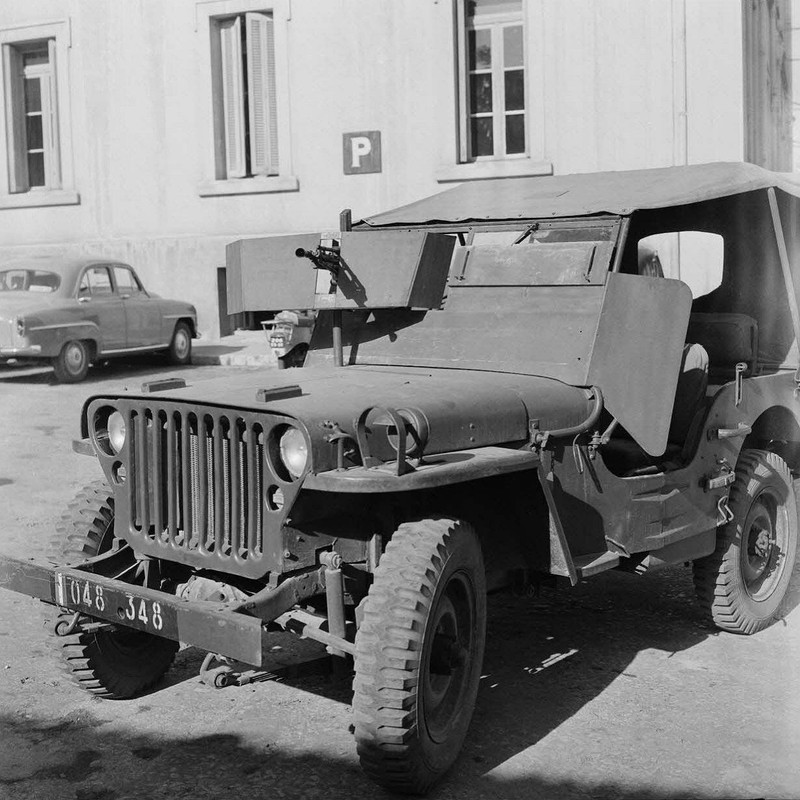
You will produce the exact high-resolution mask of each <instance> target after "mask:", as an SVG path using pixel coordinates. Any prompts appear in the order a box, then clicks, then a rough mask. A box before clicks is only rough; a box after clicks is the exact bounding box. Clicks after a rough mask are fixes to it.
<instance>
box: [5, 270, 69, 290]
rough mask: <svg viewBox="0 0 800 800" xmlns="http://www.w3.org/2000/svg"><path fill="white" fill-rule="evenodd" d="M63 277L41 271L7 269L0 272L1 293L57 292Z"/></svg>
mask: <svg viewBox="0 0 800 800" xmlns="http://www.w3.org/2000/svg"><path fill="white" fill-rule="evenodd" d="M60 285H61V276H60V275H58V274H57V273H55V272H47V271H45V270H39V269H21V268H17V269H7V270H2V271H0V292H55V291H56V290H57V289H58V287H59V286H60Z"/></svg>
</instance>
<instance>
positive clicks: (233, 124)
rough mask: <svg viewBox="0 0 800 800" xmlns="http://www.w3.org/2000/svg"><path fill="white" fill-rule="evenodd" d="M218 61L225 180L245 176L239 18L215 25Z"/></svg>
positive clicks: (242, 76) (240, 29)
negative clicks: (220, 68) (220, 72)
mask: <svg viewBox="0 0 800 800" xmlns="http://www.w3.org/2000/svg"><path fill="white" fill-rule="evenodd" d="M219 38H220V60H221V62H222V108H223V118H224V121H225V172H226V177H228V178H243V177H244V176H245V175H246V174H247V170H246V165H245V149H244V74H243V72H242V20H241V17H234V18H233V19H226V20H223V21H222V22H220V23H219Z"/></svg>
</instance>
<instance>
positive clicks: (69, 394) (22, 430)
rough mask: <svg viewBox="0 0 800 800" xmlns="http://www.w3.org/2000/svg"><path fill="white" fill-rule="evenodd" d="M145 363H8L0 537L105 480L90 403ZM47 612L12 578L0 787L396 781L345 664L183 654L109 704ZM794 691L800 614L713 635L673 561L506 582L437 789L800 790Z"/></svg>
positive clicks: (0, 383)
mask: <svg viewBox="0 0 800 800" xmlns="http://www.w3.org/2000/svg"><path fill="white" fill-rule="evenodd" d="M244 369H253V368H247V367H233V366H229V367H221V366H206V367H192V368H186V369H184V370H181V371H180V374H181V376H182V377H185V378H187V380H189V381H191V382H200V381H203V380H207V379H209V378H211V377H215V376H218V375H220V374H224V375H233V374H236V373H238V372H241V371H242V370H244ZM262 369H263V368H262ZM154 371H155V372H157V373H158V374H159V375H162V376H165V375H167V374H175V373H176V372H177V371H176V370H175V369H174V368H170V369H166V368H161V369H158V370H154V368H153V362H148V361H146V360H142V361H140V362H135V363H132V364H115V365H113V366H111V367H108V368H105V369H99V370H93V372H92V373H91V374H90V378H89V380H87V381H86V382H85V383H83V384H79V385H76V386H60V385H56V384H54V383H53V382H52V377H51V373H49V372H48V371H42V370H22V371H20V370H11V369H9V368H6V367H0V552H3V553H6V554H9V555H13V556H17V557H41V556H42V555H43V553H44V550H45V546H46V543H47V541H48V539H49V538H50V537H51V536H52V534H53V531H54V521H55V520H56V519H57V517H58V516H59V514H60V513H61V511H62V509H63V508H64V507H65V506H66V504H67V503H68V502H69V500H70V499H71V498H72V496H73V495H74V494H75V493H76V491H77V490H78V489H79V488H80V487H81V486H82V485H84V484H85V483H88V482H90V481H92V480H95V479H97V478H98V477H100V471H99V468H98V466H97V464H96V463H95V462H94V459H92V458H87V457H85V456H79V455H76V454H74V453H73V452H72V451H71V444H70V443H71V440H72V439H73V438H75V437H76V436H77V434H78V418H79V413H80V408H81V405H82V403H83V401H84V400H85V398H86V397H87V396H88V395H89V394H91V393H93V392H99V391H116V390H119V389H121V388H122V387H123V386H124V385H126V384H129V385H134V386H135V385H137V384H138V383H140V382H141V381H143V380H147V379H148V378H149V377H152V373H153V372H154ZM265 374H266V375H267V376H268V375H269V370H265ZM46 617H47V614H46V607H44V606H43V605H42V604H39V603H37V602H35V601H33V600H31V599H30V598H26V597H24V596H21V595H15V594H12V593H8V592H3V591H0V798H2V800H29V799H30V798H37V800H38V798H48V799H49V798H54V799H55V798H58V799H59V800H123V799H124V798H131V799H133V798H146V799H149V798H153V799H154V800H155V798H170V799H173V798H193V799H197V798H214V800H217V799H218V798H223V797H246V798H270V800H273V799H275V798H284V797H286V798H317V797H320V798H321V797H325V798H334V799H335V798H348V800H349V799H350V798H361V797H382V796H386V795H385V793H384V792H382V791H381V790H379V789H376V788H375V787H373V786H372V784H371V783H370V782H369V781H367V780H366V778H364V777H363V775H362V774H361V772H360V769H359V766H358V760H357V757H356V754H355V747H354V743H353V737H352V734H351V732H350V723H351V712H350V708H349V701H350V696H351V688H350V677H349V676H347V675H340V676H330V675H324V674H311V675H307V676H305V677H293V678H288V677H287V678H283V679H280V680H266V681H261V682H257V683H253V684H250V685H247V686H242V687H229V688H227V689H222V690H215V689H211V688H209V687H207V686H205V685H204V684H201V683H200V682H199V681H198V679H197V672H198V670H199V667H200V663H201V661H202V658H203V653H201V652H198V651H196V650H194V649H191V648H188V649H185V650H182V651H181V652H180V653H179V655H178V658H177V660H176V664H175V667H174V668H173V669H172V670H171V671H170V673H169V674H168V677H167V679H166V680H165V681H164V682H163V683H162V684H161V685H160V686H159V687H157V689H156V690H155V691H153V692H151V693H150V694H147V695H145V696H143V697H139V698H136V699H132V700H125V701H104V700H98V699H96V698H93V697H91V696H89V695H87V694H85V693H83V692H82V691H81V690H79V689H78V688H77V687H76V686H74V685H73V684H72V682H71V681H70V680H69V679H68V678H67V677H66V676H65V675H64V673H62V672H61V671H60V670H59V669H58V667H57V663H56V661H55V659H54V657H53V655H52V653H51V650H50V641H51V637H50V636H49V634H48V632H47V629H46V627H45V622H44V621H45V619H46ZM304 644H305V643H301V645H304ZM274 648H275V649H274V650H273V651H272V653H271V657H272V662H271V665H270V666H271V668H278V667H280V666H282V665H286V664H290V663H295V662H296V661H297V660H298V659H300V658H306V659H307V658H309V657H311V656H313V655H316V654H317V653H318V651H317V650H316V649H315V648H314V647H311V648H309V647H303V646H300V647H298V645H297V640H294V639H292V638H291V637H289V636H288V635H282V636H281V637H279V638H276V640H275V644H274ZM799 686H800V611H795V612H794V613H792V614H790V615H789V616H788V617H787V618H786V619H785V620H784V621H783V622H781V623H779V624H777V625H775V626H773V627H772V628H770V629H769V630H767V631H764V632H762V633H761V634H758V635H756V636H754V637H741V636H734V635H730V634H724V633H717V632H716V631H715V630H714V629H713V628H712V627H710V626H709V625H708V624H707V623H706V622H705V620H704V619H703V617H702V614H701V613H700V611H699V609H698V607H697V606H696V605H695V603H694V600H693V594H692V586H691V576H690V572H689V570H687V569H684V568H682V567H681V568H671V569H668V570H664V571H661V572H656V573H653V574H650V575H645V576H643V577H639V578H635V577H631V576H627V575H622V574H611V573H605V574H603V575H600V576H598V577H596V578H593V579H591V580H590V581H588V582H586V583H583V584H581V585H579V586H578V587H576V588H575V589H571V590H570V589H565V590H563V591H562V590H559V591H557V592H553V591H551V590H547V591H545V592H543V593H542V594H541V595H540V596H537V597H522V598H519V597H513V596H511V595H506V594H501V595H495V596H492V598H491V600H490V629H489V638H488V647H487V655H486V659H485V664H484V676H483V679H482V684H481V691H480V694H479V698H478V705H477V709H476V713H475V716H474V719H473V723H472V727H471V730H470V734H469V738H468V741H467V744H466V746H465V748H464V751H463V753H462V756H461V757H460V759H459V761H458V762H457V764H456V766H455V768H454V769H453V770H452V771H451V773H450V774H449V775H448V776H447V778H446V779H445V780H444V781H443V782H442V784H441V785H440V786H439V787H438V788H437V789H436V790H435V791H434V792H433V793H432V794H431V797H434V798H487V797H488V798H517V797H519V798H539V797H541V798H570V799H571V798H588V797H591V798H595V797H597V798H752V797H776V798H778V797H780V798H798V797H800V688H798V687H799Z"/></svg>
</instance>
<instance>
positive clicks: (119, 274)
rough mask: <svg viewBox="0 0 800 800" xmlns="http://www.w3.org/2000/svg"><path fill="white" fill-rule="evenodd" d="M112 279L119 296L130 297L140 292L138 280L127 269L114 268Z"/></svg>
mask: <svg viewBox="0 0 800 800" xmlns="http://www.w3.org/2000/svg"><path fill="white" fill-rule="evenodd" d="M114 279H115V280H116V282H117V291H118V292H119V293H120V294H124V295H128V296H129V297H130V296H131V295H134V294H139V293H140V292H141V291H142V287H141V285H140V284H139V281H138V279H137V278H136V276H135V275H134V274H133V272H131V270H129V269H128V268H127V267H114Z"/></svg>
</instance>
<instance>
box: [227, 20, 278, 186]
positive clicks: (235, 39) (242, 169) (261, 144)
mask: <svg viewBox="0 0 800 800" xmlns="http://www.w3.org/2000/svg"><path fill="white" fill-rule="evenodd" d="M214 28H215V30H214V35H215V39H216V41H215V42H213V43H212V48H213V49H214V50H215V55H216V58H214V59H213V62H214V64H215V66H216V69H217V72H218V74H217V75H215V76H214V77H215V81H214V83H215V89H216V96H215V106H216V109H215V110H216V116H217V120H218V123H217V124H218V125H220V126H221V128H222V130H221V134H222V135H221V136H218V137H217V144H218V148H219V149H220V152H218V153H217V177H219V178H228V179H230V178H250V177H253V176H255V175H277V174H278V172H279V167H278V119H277V117H278V110H277V103H276V96H275V29H274V25H273V21H272V14H270V13H258V12H249V13H246V14H238V15H236V16H235V17H229V18H227V19H220V20H216V21H215V25H214Z"/></svg>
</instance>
